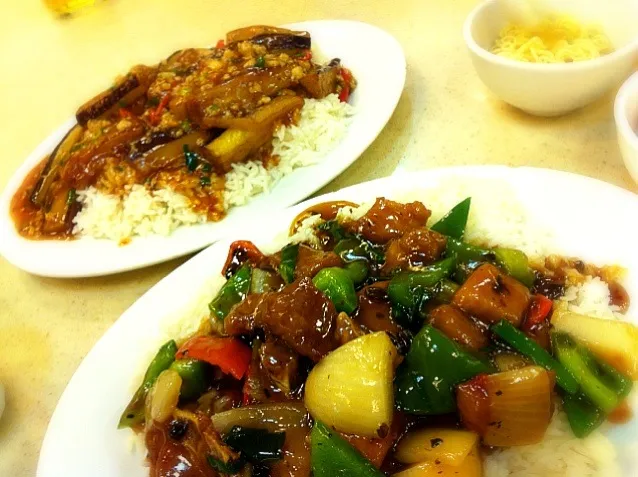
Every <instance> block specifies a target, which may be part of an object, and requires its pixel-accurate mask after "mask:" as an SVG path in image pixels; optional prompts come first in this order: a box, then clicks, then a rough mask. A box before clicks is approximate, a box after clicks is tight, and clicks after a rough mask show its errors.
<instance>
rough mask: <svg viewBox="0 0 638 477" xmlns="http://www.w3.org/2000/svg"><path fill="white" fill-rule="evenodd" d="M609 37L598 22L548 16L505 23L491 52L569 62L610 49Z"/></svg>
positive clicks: (528, 59)
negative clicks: (530, 22) (525, 23)
mask: <svg viewBox="0 0 638 477" xmlns="http://www.w3.org/2000/svg"><path fill="white" fill-rule="evenodd" d="M612 51H613V46H612V44H611V41H610V40H609V38H608V37H607V35H605V33H604V32H603V31H602V29H601V28H600V27H598V26H594V25H583V24H581V23H579V22H578V21H577V20H575V19H574V18H572V17H569V16H565V15H561V16H553V17H549V18H547V19H545V20H543V21H542V22H540V23H539V24H537V25H534V26H531V27H528V26H522V25H508V26H506V27H505V28H503V30H501V33H500V34H499V37H498V38H497V39H496V42H495V43H494V46H493V48H492V53H494V54H496V55H499V56H503V57H505V58H510V59H513V60H518V61H525V62H528V63H571V62H574V61H584V60H591V59H594V58H598V57H600V56H602V55H605V54H608V53H611V52H612Z"/></svg>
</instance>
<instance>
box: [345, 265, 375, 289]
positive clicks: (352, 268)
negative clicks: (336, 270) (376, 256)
mask: <svg viewBox="0 0 638 477" xmlns="http://www.w3.org/2000/svg"><path fill="white" fill-rule="evenodd" d="M344 270H345V271H346V272H347V273H348V275H349V276H350V278H351V279H352V283H354V284H355V285H356V286H358V285H361V284H362V283H363V282H365V280H366V278H368V271H369V268H368V264H367V263H366V262H363V261H361V260H358V261H356V262H352V263H347V264H346V266H345V267H344Z"/></svg>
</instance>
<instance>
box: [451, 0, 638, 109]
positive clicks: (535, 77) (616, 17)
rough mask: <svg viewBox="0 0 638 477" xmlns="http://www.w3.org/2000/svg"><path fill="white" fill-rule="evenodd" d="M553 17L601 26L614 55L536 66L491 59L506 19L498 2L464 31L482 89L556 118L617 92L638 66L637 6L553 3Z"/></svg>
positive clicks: (610, 0)
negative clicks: (566, 16) (560, 15)
mask: <svg viewBox="0 0 638 477" xmlns="http://www.w3.org/2000/svg"><path fill="white" fill-rule="evenodd" d="M546 3H548V4H549V5H551V8H552V10H553V11H555V12H556V13H566V14H569V15H572V16H574V17H575V18H577V19H578V20H579V21H583V22H585V23H596V24H599V25H601V26H602V28H603V30H604V32H605V33H606V34H607V35H608V36H609V38H610V40H611V41H612V44H613V45H614V48H615V51H614V52H612V53H610V54H608V55H605V56H602V57H600V58H596V59H593V60H586V61H578V62H574V63H556V64H539V63H525V62H522V61H516V60H511V59H508V58H503V57H501V56H498V55H495V54H493V53H490V49H491V47H492V45H493V44H494V41H495V40H496V38H497V37H498V35H499V33H500V31H501V29H502V28H503V27H504V26H506V25H507V24H508V23H509V22H510V21H511V18H510V17H509V15H510V11H508V9H507V7H506V5H505V4H504V2H502V1H501V0H488V1H486V2H484V3H482V4H480V5H479V6H477V7H476V8H475V9H474V10H473V11H472V13H470V15H469V17H468V18H467V20H466V22H465V25H464V27H463V35H464V38H465V42H466V44H467V46H468V48H469V50H470V55H471V57H472V62H473V63H474V67H475V68H476V72H477V73H478V75H479V77H480V78H481V80H482V81H483V83H485V85H486V86H487V87H488V88H489V89H490V90H491V91H492V92H493V93H494V94H495V95H497V96H498V97H499V98H501V99H502V100H503V101H505V102H507V103H509V104H511V105H512V106H516V107H517V108H520V109H522V110H523V111H526V112H528V113H530V114H534V115H538V116H557V115H560V114H564V113H567V112H569V111H573V110H575V109H578V108H581V107H583V106H586V105H587V104H589V103H591V102H593V101H595V100H596V99H598V98H599V97H601V96H602V95H603V94H604V93H605V92H607V91H609V90H610V89H611V88H612V87H614V86H617V85H618V84H619V83H620V82H621V81H622V80H623V79H625V78H626V77H627V76H628V75H629V73H630V72H631V71H632V69H633V68H635V66H636V64H638V63H637V62H638V20H637V19H638V1H636V0H606V1H602V0H596V1H594V0H552V1H551V2H546Z"/></svg>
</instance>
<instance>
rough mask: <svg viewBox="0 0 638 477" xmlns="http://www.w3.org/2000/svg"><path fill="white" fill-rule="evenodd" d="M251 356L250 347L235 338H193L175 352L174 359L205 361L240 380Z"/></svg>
mask: <svg viewBox="0 0 638 477" xmlns="http://www.w3.org/2000/svg"><path fill="white" fill-rule="evenodd" d="M251 355H252V351H251V349H250V347H249V346H248V345H247V344H245V343H243V342H242V341H240V340H238V339H236V338H220V337H217V336H195V337H194V338H191V339H189V340H188V341H187V342H186V343H184V344H183V345H182V346H181V347H180V348H179V349H178V350H177V353H176V354H175V359H183V358H191V359H198V360H200V361H205V362H207V363H209V364H212V365H213V366H217V367H218V368H219V369H221V370H222V372H224V373H226V374H230V375H231V376H232V377H233V378H235V379H241V378H243V377H244V374H246V370H247V369H248V365H249V364H250V357H251Z"/></svg>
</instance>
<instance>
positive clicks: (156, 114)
mask: <svg viewBox="0 0 638 477" xmlns="http://www.w3.org/2000/svg"><path fill="white" fill-rule="evenodd" d="M170 99H171V98H170V95H169V94H165V95H164V96H162V99H161V101H160V103H159V104H158V105H157V108H156V109H155V110H153V111H151V114H150V116H149V120H150V122H151V124H152V125H153V126H157V125H158V124H159V123H160V120H161V119H162V113H163V112H164V109H165V108H166V106H167V105H168V102H169V101H170Z"/></svg>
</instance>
